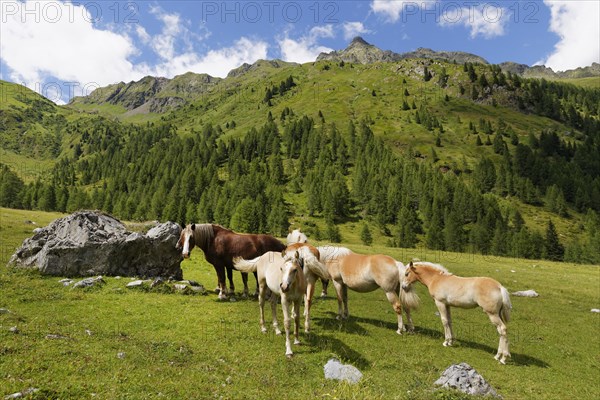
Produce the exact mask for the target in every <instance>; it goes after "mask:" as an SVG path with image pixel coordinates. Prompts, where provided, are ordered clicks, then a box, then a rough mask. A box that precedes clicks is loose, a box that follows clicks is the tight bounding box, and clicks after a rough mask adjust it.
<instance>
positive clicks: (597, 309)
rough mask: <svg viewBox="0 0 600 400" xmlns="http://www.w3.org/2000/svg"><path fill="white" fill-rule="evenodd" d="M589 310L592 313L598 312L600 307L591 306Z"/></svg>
mask: <svg viewBox="0 0 600 400" xmlns="http://www.w3.org/2000/svg"><path fill="white" fill-rule="evenodd" d="M590 311H591V312H593V313H600V308H592V309H591V310H590Z"/></svg>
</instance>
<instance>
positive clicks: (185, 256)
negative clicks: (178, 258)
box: [181, 253, 190, 260]
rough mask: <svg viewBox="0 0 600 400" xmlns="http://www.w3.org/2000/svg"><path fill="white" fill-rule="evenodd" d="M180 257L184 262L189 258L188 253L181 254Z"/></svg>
mask: <svg viewBox="0 0 600 400" xmlns="http://www.w3.org/2000/svg"><path fill="white" fill-rule="evenodd" d="M181 255H182V256H183V258H185V259H186V260H187V259H188V258H190V253H181Z"/></svg>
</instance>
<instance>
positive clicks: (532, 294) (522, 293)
mask: <svg viewBox="0 0 600 400" xmlns="http://www.w3.org/2000/svg"><path fill="white" fill-rule="evenodd" d="M513 296H517V297H538V296H539V294H538V293H537V292H536V291H535V290H533V289H529V290H521V291H518V292H513Z"/></svg>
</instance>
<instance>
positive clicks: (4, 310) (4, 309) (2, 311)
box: [0, 308, 10, 314]
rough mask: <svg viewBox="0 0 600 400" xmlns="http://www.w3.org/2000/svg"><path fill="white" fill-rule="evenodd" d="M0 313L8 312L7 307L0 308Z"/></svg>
mask: <svg viewBox="0 0 600 400" xmlns="http://www.w3.org/2000/svg"><path fill="white" fill-rule="evenodd" d="M0 314H10V310H9V309H8V308H0Z"/></svg>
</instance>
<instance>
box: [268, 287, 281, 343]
mask: <svg viewBox="0 0 600 400" xmlns="http://www.w3.org/2000/svg"><path fill="white" fill-rule="evenodd" d="M270 300H271V313H272V314H273V328H275V334H276V335H281V329H279V322H277V296H276V295H275V294H274V293H271V299H270Z"/></svg>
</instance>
